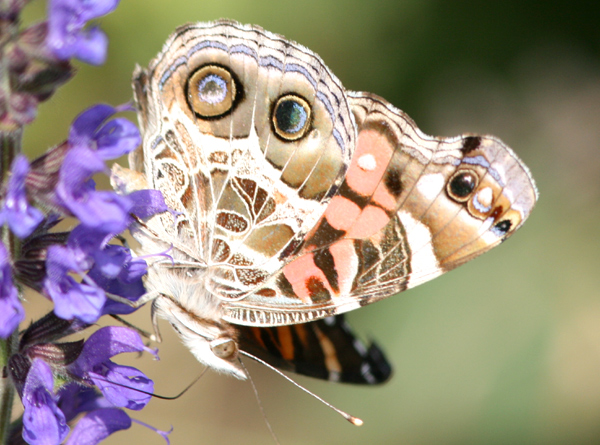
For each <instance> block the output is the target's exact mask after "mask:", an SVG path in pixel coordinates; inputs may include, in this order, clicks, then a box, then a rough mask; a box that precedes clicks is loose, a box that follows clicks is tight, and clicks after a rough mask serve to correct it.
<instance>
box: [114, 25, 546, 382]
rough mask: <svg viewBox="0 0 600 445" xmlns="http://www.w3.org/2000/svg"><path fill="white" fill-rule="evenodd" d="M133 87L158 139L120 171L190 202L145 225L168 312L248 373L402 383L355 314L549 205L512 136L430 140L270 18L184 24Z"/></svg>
mask: <svg viewBox="0 0 600 445" xmlns="http://www.w3.org/2000/svg"><path fill="white" fill-rule="evenodd" d="M133 82H134V90H135V96H136V100H137V104H138V107H139V118H140V123H141V127H142V130H143V134H144V142H143V146H142V147H141V148H139V149H138V150H137V151H135V152H134V153H132V154H131V155H130V158H129V163H130V167H131V169H132V170H127V169H122V168H119V167H116V168H115V170H114V176H113V183H114V184H115V186H116V187H117V188H119V189H121V190H122V191H127V192H130V191H133V190H136V189H143V188H155V189H158V190H160V191H161V192H162V193H163V195H164V196H165V199H166V201H167V204H168V205H169V206H170V207H171V208H172V209H174V210H175V211H176V212H177V215H176V217H173V215H171V214H169V213H165V214H161V215H158V216H155V217H153V218H152V219H150V220H149V221H146V222H141V221H140V223H139V224H138V226H137V228H136V230H135V231H134V237H135V238H136V239H137V240H138V241H139V243H140V246H141V247H140V249H139V252H138V253H139V254H153V253H154V254H155V253H157V252H161V251H166V250H169V249H172V250H171V251H170V253H171V255H172V257H173V262H170V261H169V262H161V263H157V264H154V265H153V266H152V267H151V268H150V270H149V273H148V277H147V282H146V286H147V289H148V291H149V292H150V293H152V294H153V295H155V296H156V298H155V299H154V301H153V306H152V308H153V316H156V315H158V316H160V317H163V318H165V319H166V320H168V321H169V322H170V323H171V324H172V325H173V327H174V328H175V329H176V331H177V332H178V333H179V335H180V336H181V339H182V340H183V342H184V343H185V344H186V345H187V346H188V347H189V349H190V350H191V351H192V353H193V354H194V355H195V356H196V357H197V359H198V360H199V361H200V362H202V363H203V364H205V365H207V366H209V367H211V368H213V369H215V370H217V371H220V372H224V373H227V374H231V375H233V376H235V377H237V378H240V379H245V378H247V375H246V372H245V370H244V368H243V367H242V366H241V365H240V363H239V362H238V358H237V357H238V355H239V354H246V355H252V356H254V357H258V358H260V359H261V360H263V361H265V362H267V363H269V364H271V365H273V366H275V367H277V368H280V369H283V370H290V371H295V372H298V373H301V374H305V375H309V376H312V377H317V378H321V379H328V380H333V381H341V382H352V383H366V384H375V383H380V382H383V381H385V380H386V379H387V378H388V377H389V376H390V373H391V368H390V366H389V364H388V362H387V361H386V359H385V357H384V356H383V354H382V352H381V351H380V350H379V349H378V348H377V346H375V345H370V346H369V347H365V346H363V344H362V343H360V342H359V341H357V339H356V338H355V337H354V335H353V334H352V332H351V331H350V329H349V327H348V326H347V324H346V323H345V322H344V320H343V319H342V315H340V314H342V313H344V312H346V311H350V310H353V309H356V308H359V307H361V306H364V305H366V304H369V303H373V302H375V301H378V300H381V299H383V298H387V297H389V296H390V295H394V294H397V293H399V292H402V291H404V290H406V289H408V288H411V287H414V286H416V285H418V284H420V283H423V282H425V281H428V280H431V279H432V278H434V277H437V276H438V275H440V274H442V273H444V272H446V271H448V270H451V269H454V268H455V267H457V266H459V265H461V264H463V263H465V262H466V261H469V260H471V259H473V258H475V257H476V256H478V255H480V254H482V253H483V252H486V251H488V250H489V249H491V248H492V247H494V246H496V245H498V244H500V243H501V242H502V241H504V240H505V239H506V238H507V237H508V236H510V235H511V234H512V233H514V231H515V230H517V229H518V228H519V227H520V226H521V224H523V222H524V221H525V219H526V218H527V216H528V215H529V213H530V211H531V209H532V208H533V206H534V204H535V201H536V197H537V192H536V188H535V185H534V182H533V179H532V178H531V176H530V174H529V171H528V170H527V167H526V166H525V165H524V164H523V163H522V162H521V161H520V160H519V159H518V158H517V157H516V156H515V154H514V153H513V152H512V150H511V149H510V148H508V147H507V146H506V145H504V144H503V143H502V142H501V141H499V140H498V139H496V138H494V137H490V136H476V135H463V136H458V137H454V138H434V137H430V136H426V135H424V134H423V133H421V131H420V130H419V129H418V128H417V126H416V125H415V123H414V122H413V121H412V120H411V119H410V118H409V117H408V116H407V115H406V114H404V113H403V112H402V111H400V110H398V109H397V108H395V107H393V106H392V105H391V104H389V103H388V102H386V101H385V100H384V99H382V98H380V97H377V96H375V95H373V94H370V93H362V92H354V91H346V90H345V89H344V88H343V87H342V85H341V84H340V82H339V80H338V79H337V78H336V77H335V76H334V75H333V74H332V73H331V72H330V71H329V69H328V68H327V67H326V66H325V65H324V64H323V62H322V61H321V59H320V58H319V57H318V56H317V55H316V54H315V53H313V52H312V51H310V50H308V49H307V48H304V47H303V46H301V45H298V44H296V43H294V42H290V41H288V40H286V39H284V38H283V37H281V36H278V35H275V34H272V33H269V32H267V31H265V30H263V29H261V28H259V27H256V26H246V25H241V24H238V23H234V22H230V21H218V22H215V23H205V24H195V25H186V26H183V27H181V28H179V29H177V30H176V32H175V33H174V34H173V35H172V36H171V37H170V38H169V39H168V41H167V43H166V44H165V46H164V48H163V50H162V52H161V53H160V54H159V55H158V56H157V57H156V58H155V59H154V60H153V61H152V62H151V64H150V66H149V67H148V68H147V69H141V68H137V69H136V72H135V74H134V81H133Z"/></svg>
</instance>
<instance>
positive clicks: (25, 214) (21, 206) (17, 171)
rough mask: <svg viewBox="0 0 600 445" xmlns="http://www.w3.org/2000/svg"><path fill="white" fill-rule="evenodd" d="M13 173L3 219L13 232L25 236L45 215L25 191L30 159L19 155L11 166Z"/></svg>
mask: <svg viewBox="0 0 600 445" xmlns="http://www.w3.org/2000/svg"><path fill="white" fill-rule="evenodd" d="M11 172H12V175H11V177H10V179H9V181H8V189H7V192H6V198H5V200H4V206H3V209H2V219H5V220H6V222H7V223H8V225H9V227H10V229H11V230H12V232H13V233H14V234H15V235H17V236H18V237H19V238H25V237H27V236H29V235H31V233H32V232H33V231H34V230H35V228H36V227H37V226H38V225H39V224H40V222H42V220H43V219H44V215H43V214H42V212H40V211H39V210H38V209H36V208H35V207H33V206H30V205H29V203H28V202H27V195H26V193H25V178H26V176H27V173H28V172H29V161H27V158H26V157H25V156H22V155H20V156H17V157H16V158H15V160H14V161H13V163H12V166H11Z"/></svg>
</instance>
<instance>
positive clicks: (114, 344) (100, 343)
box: [74, 326, 148, 376]
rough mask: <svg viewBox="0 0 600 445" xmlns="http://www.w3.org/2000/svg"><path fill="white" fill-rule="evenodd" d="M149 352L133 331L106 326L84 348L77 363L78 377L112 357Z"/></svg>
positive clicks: (120, 327) (88, 340)
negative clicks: (128, 353) (127, 353)
mask: <svg viewBox="0 0 600 445" xmlns="http://www.w3.org/2000/svg"><path fill="white" fill-rule="evenodd" d="M142 351H148V349H147V348H146V347H145V346H144V342H143V341H142V339H141V337H140V335H139V334H138V333H137V332H135V331H134V330H133V329H130V328H126V327H123V326H106V327H103V328H100V329H98V330H97V331H96V332H94V333H93V334H92V335H90V338H88V339H87V341H86V342H85V345H84V346H83V351H82V352H81V355H80V356H79V358H78V359H77V360H76V361H75V363H74V365H75V366H76V370H74V371H75V372H76V374H77V375H80V376H81V375H82V374H83V373H84V372H86V371H88V370H91V369H92V368H93V367H94V366H96V365H98V364H101V363H103V362H105V361H107V360H109V359H110V358H111V357H113V356H115V355H117V354H122V353H124V352H142Z"/></svg>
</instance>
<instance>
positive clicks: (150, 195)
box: [127, 190, 170, 219]
mask: <svg viewBox="0 0 600 445" xmlns="http://www.w3.org/2000/svg"><path fill="white" fill-rule="evenodd" d="M127 196H128V197H129V198H130V199H131V201H133V208H132V209H131V213H133V214H134V215H135V216H137V217H139V218H142V219H145V218H149V217H151V216H153V215H156V214H157V213H162V212H168V211H170V209H169V207H167V204H166V203H165V198H164V196H163V194H162V193H161V192H160V191H159V190H138V191H135V192H132V193H130V194H129V195H127Z"/></svg>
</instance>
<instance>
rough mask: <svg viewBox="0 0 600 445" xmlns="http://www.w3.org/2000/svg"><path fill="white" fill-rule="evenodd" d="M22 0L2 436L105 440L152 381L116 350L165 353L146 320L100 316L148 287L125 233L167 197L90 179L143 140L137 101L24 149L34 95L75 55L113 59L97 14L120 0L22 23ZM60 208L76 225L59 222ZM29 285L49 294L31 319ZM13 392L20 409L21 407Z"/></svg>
mask: <svg viewBox="0 0 600 445" xmlns="http://www.w3.org/2000/svg"><path fill="white" fill-rule="evenodd" d="M26 3H27V0H0V150H1V152H0V153H1V156H0V180H1V181H0V184H1V188H0V227H1V228H2V239H1V240H0V367H1V368H2V378H1V380H0V444H4V443H23V441H24V442H25V443H28V444H60V443H67V444H96V443H99V442H100V441H102V440H103V439H105V438H106V437H108V436H109V435H110V434H112V433H114V432H116V431H119V430H123V429H127V428H129V427H130V426H131V424H132V418H131V417H130V412H132V411H139V410H141V409H142V408H144V407H145V406H146V404H147V403H148V402H149V401H150V399H151V394H152V392H153V382H152V380H150V379H149V378H148V377H147V376H146V375H145V374H144V373H143V372H141V371H140V370H138V369H136V368H132V367H129V366H122V365H119V364H118V363H116V362H113V361H112V358H113V357H114V356H116V355H119V354H122V353H137V354H140V353H146V354H150V356H152V357H155V358H157V352H156V351H155V350H151V349H149V348H148V347H147V346H145V345H144V342H143V341H142V339H141V337H140V335H139V334H138V332H137V331H135V330H133V329H130V328H128V327H123V326H109V327H103V328H100V329H97V328H95V326H94V325H95V323H96V322H97V321H98V320H99V319H100V318H101V317H102V316H105V315H116V314H128V313H131V312H133V311H134V310H135V309H136V307H135V302H136V301H137V300H138V299H139V298H140V297H141V296H142V295H144V293H145V289H144V285H143V281H142V277H143V276H144V275H145V274H146V270H147V264H146V262H145V260H144V259H142V258H136V257H134V256H133V255H132V253H131V251H130V250H129V248H128V247H127V246H126V245H124V244H123V243H119V242H118V241H119V240H120V239H122V238H121V237H120V236H119V234H120V233H121V232H123V231H125V230H127V229H128V228H129V226H130V225H131V224H132V223H133V222H134V221H140V220H144V219H147V218H149V217H151V216H152V215H154V214H157V213H160V212H164V211H168V209H167V207H166V205H165V202H164V200H163V197H162V195H161V194H160V192H158V191H156V190H141V191H136V192H134V193H131V194H129V195H118V194H117V193H115V192H113V191H106V190H97V189H96V184H95V182H94V180H93V179H92V177H93V176H94V175H98V174H107V173H108V169H107V166H106V162H107V161H110V160H114V159H116V158H119V157H121V156H123V155H125V154H127V153H130V152H131V151H132V150H134V149H135V148H136V147H138V145H139V144H140V142H141V136H140V133H139V130H138V129H137V127H136V126H135V125H134V124H133V123H131V122H130V121H129V120H127V119H125V118H123V117H120V116H118V115H119V114H120V113H122V112H127V111H131V107H130V106H129V105H122V106H117V107H113V106H110V105H105V104H100V105H95V106H92V107H90V108H88V109H87V110H85V111H83V112H82V113H81V114H79V116H77V117H76V118H75V120H74V121H73V123H72V125H71V128H70V129H69V131H68V137H67V139H66V140H65V141H64V142H62V143H60V144H58V145H56V146H54V147H52V148H50V149H49V150H48V151H47V152H46V153H45V154H43V155H42V156H41V157H39V158H37V159H34V160H32V161H30V160H29V159H28V158H27V157H26V156H25V155H24V154H23V153H22V147H21V140H22V135H23V131H24V129H25V128H26V126H27V125H28V124H30V123H31V122H32V121H33V120H34V119H35V117H36V113H37V106H38V104H39V103H40V102H43V101H46V100H48V99H49V98H50V97H51V96H52V94H53V93H54V91H55V90H56V89H57V88H58V87H59V86H60V85H62V84H64V83H65V82H66V81H68V80H69V79H70V78H71V77H72V75H73V69H72V67H71V59H73V58H77V59H79V60H81V61H83V62H86V63H89V64H94V65H98V64H101V63H103V62H104V60H105V59H106V51H107V45H108V39H107V37H106V35H105V34H104V33H103V32H102V31H101V30H100V29H99V28H98V27H96V26H92V27H90V26H88V25H87V23H88V22H89V21H90V20H93V19H96V18H98V17H101V16H103V15H105V14H107V13H109V12H112V11H113V10H114V9H115V8H116V7H117V4H118V0H49V2H48V19H47V20H46V21H44V22H42V23H37V24H34V25H32V26H30V27H28V28H26V29H21V28H20V26H19V17H20V13H21V11H22V9H23V7H24V6H25V5H26ZM63 220H66V221H68V222H69V224H70V227H73V228H72V230H69V231H60V230H58V227H60V226H59V223H60V222H61V221H63ZM26 288H27V289H30V290H32V291H34V292H36V293H37V294H39V295H37V296H36V295H32V296H31V297H29V298H28V299H29V300H30V301H31V302H35V299H36V298H46V299H48V300H50V301H51V302H52V303H53V306H54V307H53V311H52V312H50V313H49V314H47V315H46V316H44V317H42V318H41V319H39V320H35V321H33V322H31V321H29V322H28V320H27V314H26V312H25V308H24V307H23V304H22V302H23V292H24V289H26ZM25 322H28V326H23V325H25ZM19 328H21V330H19ZM88 330H95V332H92V333H91V334H89V333H88V332H87V331H88ZM86 333H87V334H88V335H87V338H86V339H79V340H72V339H70V338H69V336H71V335H72V334H78V338H81V337H82V334H86ZM15 396H18V397H19V398H20V400H21V402H22V411H23V413H22V415H21V416H20V417H18V418H16V420H15V419H12V417H11V408H12V406H13V399H14V397H15ZM11 421H12V423H11ZM134 421H135V420H134ZM155 431H156V432H157V433H159V434H161V435H162V436H163V437H165V439H166V440H167V442H168V439H167V433H163V432H161V431H158V430H155Z"/></svg>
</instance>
